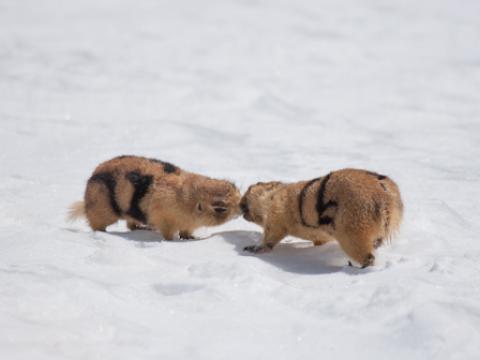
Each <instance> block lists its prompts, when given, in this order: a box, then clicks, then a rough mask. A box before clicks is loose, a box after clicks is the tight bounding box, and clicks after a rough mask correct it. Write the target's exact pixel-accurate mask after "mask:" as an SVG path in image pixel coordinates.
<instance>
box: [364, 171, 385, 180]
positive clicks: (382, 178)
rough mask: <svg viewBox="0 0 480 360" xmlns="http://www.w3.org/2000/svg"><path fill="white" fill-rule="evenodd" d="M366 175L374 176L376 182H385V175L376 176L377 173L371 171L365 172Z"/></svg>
mask: <svg viewBox="0 0 480 360" xmlns="http://www.w3.org/2000/svg"><path fill="white" fill-rule="evenodd" d="M366 173H367V174H368V175H372V176H375V177H376V178H377V179H378V180H385V179H386V178H387V177H386V176H385V175H382V174H378V173H376V172H373V171H366Z"/></svg>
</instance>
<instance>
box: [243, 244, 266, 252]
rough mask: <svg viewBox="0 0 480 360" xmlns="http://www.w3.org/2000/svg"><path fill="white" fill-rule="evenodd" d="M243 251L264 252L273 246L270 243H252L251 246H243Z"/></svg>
mask: <svg viewBox="0 0 480 360" xmlns="http://www.w3.org/2000/svg"><path fill="white" fill-rule="evenodd" d="M243 251H248V252H250V253H254V254H264V253H268V252H270V251H272V246H269V245H250V246H245V247H244V248H243Z"/></svg>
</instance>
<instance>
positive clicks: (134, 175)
mask: <svg viewBox="0 0 480 360" xmlns="http://www.w3.org/2000/svg"><path fill="white" fill-rule="evenodd" d="M240 197H241V195H240V192H239V190H238V189H237V187H236V186H235V185H234V184H233V183H231V182H229V181H226V180H217V179H211V178H208V177H206V176H203V175H199V174H194V173H190V172H187V171H184V170H182V169H180V168H178V167H177V166H175V165H172V164H170V163H168V162H164V161H160V160H156V159H148V158H144V157H140V156H119V157H116V158H113V159H111V160H108V161H106V162H104V163H102V164H100V165H98V166H97V168H96V169H95V171H94V172H93V174H92V176H91V177H90V179H89V180H88V182H87V187H86V190H85V196H84V201H79V202H76V203H74V204H72V206H71V208H70V212H69V217H70V219H71V220H75V219H77V218H80V217H86V218H87V220H88V224H89V225H90V227H91V228H92V229H93V230H98V231H105V230H106V228H107V226H109V225H111V224H113V223H115V222H117V221H118V220H120V219H125V220H127V226H128V227H129V228H130V229H131V230H134V229H136V228H141V227H144V226H147V227H149V228H152V229H154V230H158V231H160V232H161V233H162V235H163V237H164V238H165V240H171V239H172V238H173V237H174V236H175V235H176V233H177V232H179V235H180V237H181V238H185V239H191V238H193V231H194V230H195V229H197V228H199V227H201V226H215V225H220V224H223V223H225V222H226V221H228V220H230V219H232V218H233V217H235V216H236V215H239V214H240V207H239V202H240Z"/></svg>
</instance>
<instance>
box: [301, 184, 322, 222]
mask: <svg viewBox="0 0 480 360" xmlns="http://www.w3.org/2000/svg"><path fill="white" fill-rule="evenodd" d="M318 180H320V178H316V179H313V180H310V181H309V182H308V183H307V184H306V185H305V187H304V188H303V189H302V191H301V192H300V196H299V197H298V209H299V212H300V220H301V221H302V225H303V226H307V227H316V226H312V225H309V224H307V222H306V221H305V217H304V216H303V203H304V202H305V196H306V195H307V191H308V189H309V188H310V186H312V185H313V184H314V183H316V182H317V181H318Z"/></svg>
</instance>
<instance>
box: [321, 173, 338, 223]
mask: <svg viewBox="0 0 480 360" xmlns="http://www.w3.org/2000/svg"><path fill="white" fill-rule="evenodd" d="M331 175H332V174H331V173H330V174H328V175H327V176H325V177H324V178H323V180H322V182H321V183H320V189H318V197H317V206H316V208H317V212H318V225H330V224H331V225H333V226H334V223H333V222H334V219H333V218H332V217H330V216H325V217H324V216H323V213H324V212H325V211H326V210H327V209H328V208H331V207H337V206H338V204H337V202H336V201H332V200H329V201H328V202H326V203H325V190H326V188H327V183H328V180H330V176H331ZM322 219H323V222H322ZM325 219H326V220H327V222H324V221H325ZM328 220H329V221H328Z"/></svg>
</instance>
